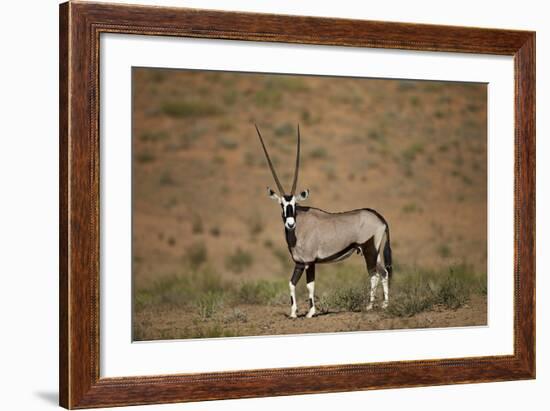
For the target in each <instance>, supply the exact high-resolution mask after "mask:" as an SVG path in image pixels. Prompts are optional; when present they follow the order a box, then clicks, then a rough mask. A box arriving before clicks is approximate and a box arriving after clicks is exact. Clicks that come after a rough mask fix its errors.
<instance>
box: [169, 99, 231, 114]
mask: <svg viewBox="0 0 550 411" xmlns="http://www.w3.org/2000/svg"><path fill="white" fill-rule="evenodd" d="M161 111H162V112H163V113H164V114H166V115H167V116H170V117H174V118H186V117H206V116H215V115H220V114H223V111H222V110H221V109H220V108H219V107H218V106H216V105H214V104H212V103H210V102H206V101H200V100H194V101H167V102H164V103H163V104H162V106H161Z"/></svg>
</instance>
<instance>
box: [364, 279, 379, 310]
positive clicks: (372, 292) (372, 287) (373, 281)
mask: <svg viewBox="0 0 550 411" xmlns="http://www.w3.org/2000/svg"><path fill="white" fill-rule="evenodd" d="M379 281H380V274H378V273H376V274H373V275H371V277H370V301H369V305H367V311H370V310H372V308H373V307H374V301H375V300H376V289H377V288H378V282H379Z"/></svg>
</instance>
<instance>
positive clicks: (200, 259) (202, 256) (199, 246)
mask: <svg viewBox="0 0 550 411" xmlns="http://www.w3.org/2000/svg"><path fill="white" fill-rule="evenodd" d="M185 258H186V260H187V262H188V263H189V265H190V266H191V268H193V269H197V268H199V267H200V266H201V265H203V264H204V263H205V262H206V261H207V260H208V251H207V249H206V246H205V245H204V244H203V243H194V244H191V245H190V246H189V247H188V248H187V250H186V251H185Z"/></svg>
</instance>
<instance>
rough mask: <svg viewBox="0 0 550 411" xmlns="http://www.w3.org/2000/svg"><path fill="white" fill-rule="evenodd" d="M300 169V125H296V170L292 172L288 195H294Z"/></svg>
mask: <svg viewBox="0 0 550 411" xmlns="http://www.w3.org/2000/svg"><path fill="white" fill-rule="evenodd" d="M299 169H300V125H299V124H298V146H297V148H296V169H295V170H294V181H293V182H292V190H290V195H294V194H296V185H297V184H298V170H299Z"/></svg>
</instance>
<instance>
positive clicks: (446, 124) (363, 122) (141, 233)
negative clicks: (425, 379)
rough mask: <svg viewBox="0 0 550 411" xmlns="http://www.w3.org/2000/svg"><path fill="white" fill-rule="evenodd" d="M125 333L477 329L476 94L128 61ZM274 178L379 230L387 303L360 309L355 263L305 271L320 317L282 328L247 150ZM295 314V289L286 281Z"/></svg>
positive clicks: (272, 234) (275, 220) (277, 263)
mask: <svg viewBox="0 0 550 411" xmlns="http://www.w3.org/2000/svg"><path fill="white" fill-rule="evenodd" d="M132 76H133V103H134V104H133V124H132V126H133V136H132V141H133V143H132V144H133V179H132V190H133V232H132V235H133V276H134V288H133V293H134V318H133V330H134V339H136V340H152V339H170V338H201V337H223V336H240V335H267V334H294V333H296V334H302V333H308V332H335V331H360V330H372V329H395V328H419V327H420V328H425V327H447V326H468V325H483V324H486V321H487V310H486V299H487V286H486V271H487V269H486V259H487V245H486V241H487V237H486V230H487V222H486V218H487V212H486V211H487V210H486V201H487V184H486V180H487V169H486V165H487V147H486V129H487V124H486V116H487V111H486V99H487V94H486V93H487V89H486V85H484V84H465V83H446V82H426V81H403V80H379V79H352V78H334V77H314V76H284V75H261V74H245V73H224V72H203V71H185V70H162V69H148V68H134V69H133V74H132ZM254 123H257V124H258V126H259V127H260V128H261V130H262V134H263V136H264V138H265V140H266V144H267V145H268V148H269V150H270V153H271V156H272V158H273V160H274V162H275V166H276V168H277V170H278V174H279V176H280V178H281V180H282V183H283V185H285V186H288V185H289V184H290V182H291V178H292V172H293V166H294V156H295V148H296V146H295V144H296V125H297V124H298V123H299V124H300V129H301V134H302V156H301V168H300V178H299V182H298V189H305V188H309V189H310V196H309V199H308V200H307V202H305V203H304V205H311V206H315V207H319V208H322V209H325V210H328V211H344V210H351V209H356V208H364V207H369V208H374V209H376V210H377V211H379V212H380V213H381V214H383V215H384V217H385V218H386V220H387V221H388V222H389V225H390V230H391V239H392V242H391V243H392V249H393V257H394V276H393V280H392V287H391V291H390V293H391V294H390V298H391V301H390V306H389V307H388V309H387V310H385V311H383V310H380V309H376V310H374V311H373V312H366V311H365V310H364V309H365V305H366V304H365V303H366V296H367V294H368V290H369V281H368V277H367V274H366V270H365V266H364V262H363V258H362V257H361V256H355V255H354V256H352V257H350V258H349V259H347V260H346V261H344V262H340V263H337V264H327V265H323V266H318V268H317V278H316V300H317V305H318V308H319V315H317V316H316V317H315V318H313V319H306V318H298V319H297V320H291V319H289V318H288V314H289V310H290V309H289V296H288V279H289V277H290V275H291V273H292V264H291V259H290V256H289V253H288V250H287V247H286V243H285V238H284V231H283V225H282V222H281V218H280V208H279V206H278V205H277V204H276V203H275V202H273V201H272V200H270V199H269V198H268V196H267V193H266V186H271V187H274V183H273V179H272V177H271V174H270V172H269V169H268V168H267V166H266V163H265V158H264V157H263V154H262V151H261V146H260V144H259V142H258V138H257V136H256V132H255V130H254ZM297 292H298V303H299V309H300V311H299V312H300V313H301V314H302V315H303V314H304V313H305V311H306V307H307V302H306V290H305V279H302V280H301V282H300V283H299V284H298V287H297Z"/></svg>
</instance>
